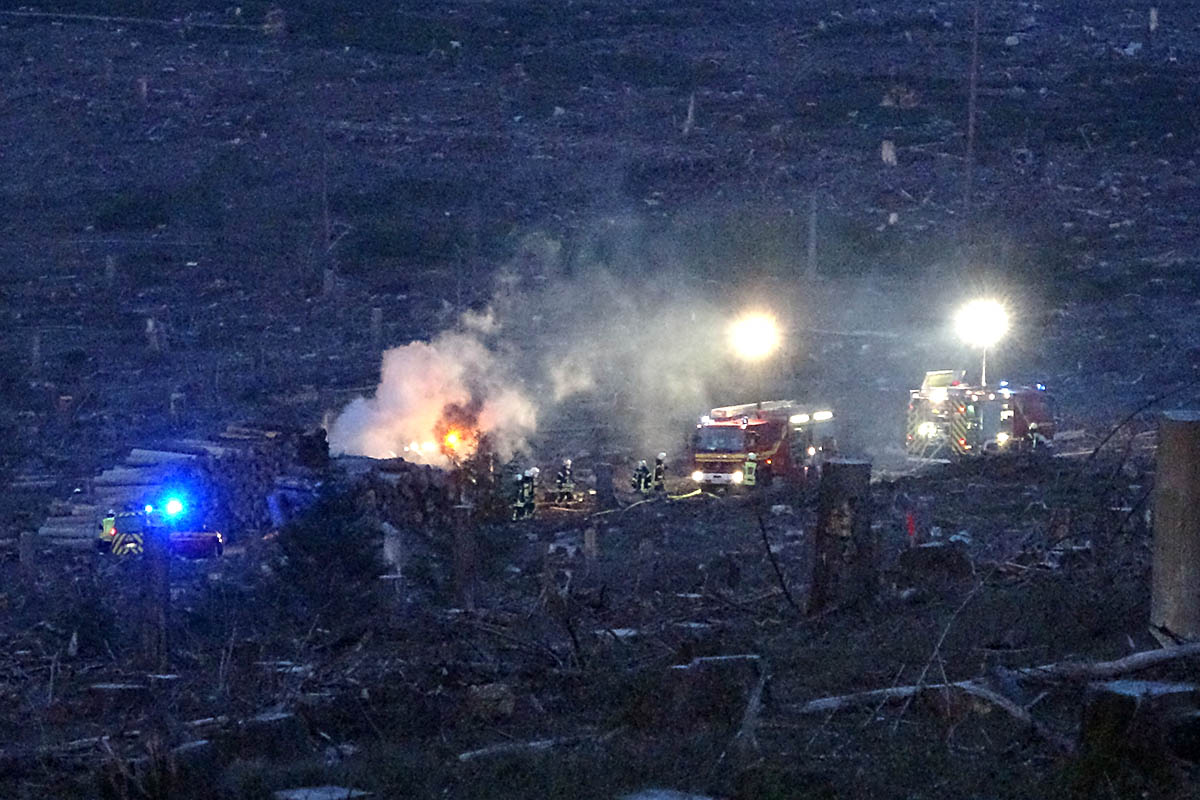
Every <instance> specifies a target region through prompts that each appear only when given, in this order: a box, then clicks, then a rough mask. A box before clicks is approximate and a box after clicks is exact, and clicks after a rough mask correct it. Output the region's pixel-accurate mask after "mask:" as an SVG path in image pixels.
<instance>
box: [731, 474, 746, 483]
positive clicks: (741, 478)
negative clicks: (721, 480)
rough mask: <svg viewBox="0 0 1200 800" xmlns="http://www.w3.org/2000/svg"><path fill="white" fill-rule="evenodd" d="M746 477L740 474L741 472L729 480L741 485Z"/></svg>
mask: <svg viewBox="0 0 1200 800" xmlns="http://www.w3.org/2000/svg"><path fill="white" fill-rule="evenodd" d="M745 477H746V476H745V475H743V474H742V473H740V472H735V473H733V475H732V476H730V478H729V479H730V480H731V481H733V482H734V483H741V482H742V480H744V479H745Z"/></svg>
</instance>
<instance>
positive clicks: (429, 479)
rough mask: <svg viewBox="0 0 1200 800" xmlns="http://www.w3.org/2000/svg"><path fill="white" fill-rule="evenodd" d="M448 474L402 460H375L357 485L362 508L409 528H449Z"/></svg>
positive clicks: (450, 505)
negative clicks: (374, 464)
mask: <svg viewBox="0 0 1200 800" xmlns="http://www.w3.org/2000/svg"><path fill="white" fill-rule="evenodd" d="M451 488H452V487H451V481H450V479H449V476H448V475H447V473H445V472H443V471H442V470H439V469H435V468H433V467H430V466H425V465H421V464H410V463H408V462H407V461H404V460H402V459H392V460H389V461H380V462H377V466H376V467H375V468H374V469H373V470H371V471H370V472H369V473H367V474H366V475H364V476H363V477H362V479H361V480H360V482H359V483H358V484H357V485H356V496H357V498H358V502H359V504H360V506H361V507H362V509H363V511H365V512H369V513H373V514H375V515H376V516H377V517H378V518H379V520H380V521H381V522H387V523H389V524H391V525H394V526H395V527H397V528H402V529H409V530H429V529H445V530H448V529H449V526H450V525H451V521H452V514H453V507H454V497H453V492H452V491H451Z"/></svg>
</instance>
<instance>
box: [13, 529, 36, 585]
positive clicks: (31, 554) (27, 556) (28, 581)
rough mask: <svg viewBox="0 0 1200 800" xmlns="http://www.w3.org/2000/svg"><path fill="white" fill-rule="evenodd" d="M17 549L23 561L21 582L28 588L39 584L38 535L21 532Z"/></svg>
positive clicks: (31, 532) (32, 532)
mask: <svg viewBox="0 0 1200 800" xmlns="http://www.w3.org/2000/svg"><path fill="white" fill-rule="evenodd" d="M17 547H18V550H17V553H18V557H19V558H20V560H21V580H22V581H24V582H25V585H26V587H32V586H33V585H34V584H36V583H37V533H36V532H34V531H21V538H20V540H19V542H18V545H17Z"/></svg>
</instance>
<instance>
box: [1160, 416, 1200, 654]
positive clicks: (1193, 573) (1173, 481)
mask: <svg viewBox="0 0 1200 800" xmlns="http://www.w3.org/2000/svg"><path fill="white" fill-rule="evenodd" d="M1158 440H1159V441H1158V456H1157V462H1158V463H1157V471H1156V477H1155V485H1154V562H1153V578H1152V581H1151V599H1150V626H1151V628H1152V629H1154V630H1158V631H1161V632H1163V633H1166V634H1168V635H1169V636H1170V637H1172V638H1178V639H1186V640H1189V641H1195V640H1200V516H1197V515H1196V513H1195V509H1196V508H1197V507H1198V506H1200V411H1169V412H1167V413H1166V414H1164V415H1163V416H1162V420H1161V422H1160V424H1159V429H1158Z"/></svg>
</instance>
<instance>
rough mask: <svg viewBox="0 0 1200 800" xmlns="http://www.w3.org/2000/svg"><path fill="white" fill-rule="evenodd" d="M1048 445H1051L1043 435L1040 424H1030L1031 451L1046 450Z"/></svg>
mask: <svg viewBox="0 0 1200 800" xmlns="http://www.w3.org/2000/svg"><path fill="white" fill-rule="evenodd" d="M1048 444H1050V440H1049V439H1047V438H1046V437H1045V436H1043V435H1042V432H1041V430H1040V429H1039V428H1038V424H1037V423H1036V422H1031V423H1029V448H1030V449H1031V450H1038V449H1042V448H1045V447H1046V445H1048Z"/></svg>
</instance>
